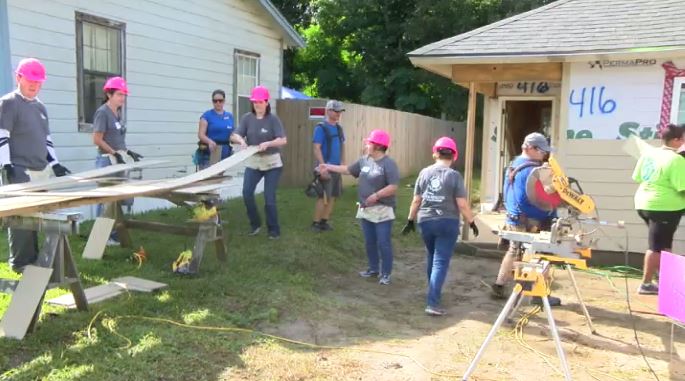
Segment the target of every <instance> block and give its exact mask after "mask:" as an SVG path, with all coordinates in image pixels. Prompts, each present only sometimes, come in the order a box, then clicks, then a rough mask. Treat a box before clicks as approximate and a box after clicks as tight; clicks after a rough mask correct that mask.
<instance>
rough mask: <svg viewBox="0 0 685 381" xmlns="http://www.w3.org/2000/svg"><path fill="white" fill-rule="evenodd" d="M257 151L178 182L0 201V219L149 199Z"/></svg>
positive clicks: (220, 171)
mask: <svg viewBox="0 0 685 381" xmlns="http://www.w3.org/2000/svg"><path fill="white" fill-rule="evenodd" d="M257 151H258V148H257V147H248V148H246V149H244V150H241V151H238V152H236V153H235V154H233V155H232V156H230V157H228V158H226V159H224V160H222V161H220V162H219V163H217V164H215V165H213V166H210V167H209V168H206V169H203V170H202V171H198V172H196V173H193V174H192V175H188V176H185V177H181V178H178V179H169V180H162V181H158V182H155V183H152V184H121V185H115V186H111V187H104V188H97V189H93V190H91V191H89V192H78V196H74V195H72V194H70V193H69V192H64V193H63V194H62V195H61V196H59V197H57V196H44V195H36V196H21V197H11V198H4V199H0V217H7V216H15V215H22V214H27V213H33V212H39V211H46V210H53V209H62V208H69V207H75V206H80V205H90V204H97V203H106V202H113V201H118V200H123V199H127V198H131V197H139V196H152V195H155V194H161V193H165V192H169V191H172V190H174V189H177V188H182V187H184V186H188V185H190V184H193V183H195V182H198V181H202V180H206V179H207V178H210V177H212V176H217V175H221V174H223V173H224V172H225V171H226V170H228V169H230V168H232V167H234V166H236V165H238V164H240V163H242V162H243V161H245V160H246V159H247V158H249V157H251V156H252V155H254V154H255V153H257Z"/></svg>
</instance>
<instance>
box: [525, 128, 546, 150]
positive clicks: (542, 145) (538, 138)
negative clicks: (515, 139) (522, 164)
mask: <svg viewBox="0 0 685 381" xmlns="http://www.w3.org/2000/svg"><path fill="white" fill-rule="evenodd" d="M523 145H527V146H531V147H536V148H538V149H540V150H541V151H545V152H552V147H550V146H549V141H548V140H547V137H545V135H543V134H541V133H539V132H533V133H532V134H528V135H526V138H525V139H523Z"/></svg>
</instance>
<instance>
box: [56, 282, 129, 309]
mask: <svg viewBox="0 0 685 381" xmlns="http://www.w3.org/2000/svg"><path fill="white" fill-rule="evenodd" d="M84 291H85V294H86V300H88V304H91V303H97V302H101V301H103V300H107V299H110V298H113V297H115V296H118V295H121V294H122V293H123V292H124V291H125V290H124V289H123V288H121V287H120V286H118V285H116V284H112V283H106V284H101V285H99V286H95V287H89V288H87V289H85V290H84ZM48 303H50V304H53V305H57V306H62V307H66V308H76V301H74V296H73V295H72V294H64V295H61V296H58V297H56V298H52V299H50V300H48Z"/></svg>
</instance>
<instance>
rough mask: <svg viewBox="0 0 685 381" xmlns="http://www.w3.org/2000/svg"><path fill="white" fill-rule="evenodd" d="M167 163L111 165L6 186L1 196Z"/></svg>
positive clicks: (0, 190) (1, 188)
mask: <svg viewBox="0 0 685 381" xmlns="http://www.w3.org/2000/svg"><path fill="white" fill-rule="evenodd" d="M165 163H167V161H166V160H141V161H138V162H135V163H131V164H116V165H110V166H109V167H104V168H97V169H92V170H89V171H83V172H79V173H74V174H71V175H68V176H62V177H53V178H50V179H46V180H37V181H30V182H28V183H21V184H10V185H4V186H1V187H0V195H2V194H6V193H8V192H18V191H37V190H45V189H54V188H57V187H58V186H64V185H71V184H77V183H79V182H80V181H83V180H88V179H93V178H96V177H102V176H108V175H113V174H115V173H117V172H121V171H126V170H129V169H134V168H143V167H151V166H154V165H160V164H165Z"/></svg>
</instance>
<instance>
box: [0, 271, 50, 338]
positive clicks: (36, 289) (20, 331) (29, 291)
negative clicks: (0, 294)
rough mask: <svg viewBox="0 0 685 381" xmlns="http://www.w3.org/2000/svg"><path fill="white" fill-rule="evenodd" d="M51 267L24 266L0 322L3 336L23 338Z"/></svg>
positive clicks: (40, 297) (48, 279)
mask: <svg viewBox="0 0 685 381" xmlns="http://www.w3.org/2000/svg"><path fill="white" fill-rule="evenodd" d="M51 275H52V269H48V268H45V267H38V266H31V265H29V266H26V268H24V273H23V275H22V277H21V281H20V282H19V284H18V285H17V288H16V289H15V290H14V294H13V295H12V301H11V302H10V305H9V307H7V310H6V311H5V315H4V316H3V317H2V322H0V331H2V336H3V337H11V338H13V339H19V340H21V339H23V338H24V336H25V335H26V331H27V330H28V329H29V325H30V324H31V320H32V319H33V315H34V314H35V312H36V310H37V308H38V304H39V303H40V302H41V301H42V300H43V294H44V293H45V289H46V287H47V286H48V282H49V281H50V276H51Z"/></svg>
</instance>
